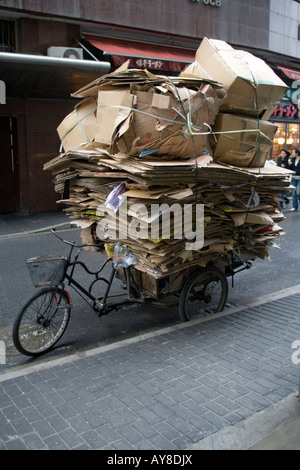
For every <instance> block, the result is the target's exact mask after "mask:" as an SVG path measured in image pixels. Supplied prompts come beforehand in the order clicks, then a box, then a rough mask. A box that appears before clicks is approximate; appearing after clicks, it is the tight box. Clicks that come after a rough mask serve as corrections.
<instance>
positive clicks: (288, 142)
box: [273, 122, 300, 160]
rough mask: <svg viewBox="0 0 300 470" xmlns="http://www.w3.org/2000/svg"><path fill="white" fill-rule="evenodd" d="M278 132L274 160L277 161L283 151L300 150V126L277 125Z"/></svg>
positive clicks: (297, 124)
mask: <svg viewBox="0 0 300 470" xmlns="http://www.w3.org/2000/svg"><path fill="white" fill-rule="evenodd" d="M276 125H277V126H278V131H277V133H276V136H275V139H274V142H273V158H274V159H275V160H277V158H278V156H279V155H280V152H281V150H282V149H287V150H289V152H292V150H293V148H300V124H299V123H293V122H292V123H281V122H280V123H276Z"/></svg>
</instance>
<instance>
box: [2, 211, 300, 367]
mask: <svg viewBox="0 0 300 470" xmlns="http://www.w3.org/2000/svg"><path fill="white" fill-rule="evenodd" d="M281 226H282V227H283V229H284V231H285V232H286V234H285V235H284V236H283V237H281V238H280V239H278V241H277V244H278V246H279V249H276V248H272V249H271V250H270V259H269V260H265V261H260V260H256V261H255V263H254V264H253V267H252V268H251V269H250V270H247V271H243V272H241V273H239V274H237V275H236V276H235V278H234V287H233V288H232V286H231V280H230V279H229V296H228V302H227V305H228V306H242V305H243V304H245V303H247V302H250V301H252V300H254V299H255V298H257V297H261V296H264V295H266V294H272V293H276V292H278V291H279V290H282V289H285V288H288V287H292V286H295V285H298V284H300V280H299V266H300V263H299V261H300V235H299V234H300V213H290V212H288V211H287V212H286V220H285V221H284V222H282V223H281ZM60 234H61V235H63V236H64V238H66V239H68V240H70V241H77V242H79V241H80V239H79V233H78V230H67V231H64V232H60ZM67 250H68V248H67V247H66V245H64V244H62V243H60V242H59V240H57V239H56V238H55V237H54V236H53V235H52V234H51V233H43V234H34V235H29V236H21V237H12V238H11V239H8V238H3V239H0V255H1V265H0V285H1V296H0V340H2V341H5V343H6V345H7V367H8V368H9V367H12V366H16V365H23V364H30V363H32V359H31V358H28V357H25V356H21V355H20V354H18V353H17V351H16V350H15V348H14V347H13V345H12V341H11V329H12V324H13V322H14V319H15V317H16V315H17V312H18V311H19V310H20V308H21V307H22V305H23V303H25V301H26V300H27V299H28V298H29V297H30V296H31V295H33V294H34V293H35V291H36V289H35V288H34V286H33V285H32V283H31V280H30V277H29V274H28V271H27V267H26V260H27V259H28V258H30V257H34V256H39V255H45V254H58V253H59V254H66V253H67ZM82 256H83V257H82V259H83V260H85V261H86V262H87V264H88V265H89V266H90V267H91V269H94V268H95V269H96V268H97V266H98V265H99V264H100V263H101V262H103V259H104V258H103V255H101V254H98V253H96V254H95V253H90V252H84V253H83V254H82ZM78 278H79V279H80V280H81V282H82V283H84V284H86V283H87V275H86V274H85V273H84V271H83V270H81V271H78ZM114 292H116V293H119V292H121V289H120V285H119V282H118V281H117V284H116V285H115V286H114ZM70 293H71V294H72V303H73V305H74V308H73V309H72V315H71V320H70V323H69V326H68V329H67V331H66V333H65V335H64V337H63V339H62V340H61V341H60V343H59V345H58V346H57V347H56V348H55V350H53V351H51V352H50V353H48V354H46V355H44V356H43V358H42V359H39V360H47V359H49V358H53V357H54V356H57V355H62V354H64V355H65V354H69V353H73V352H74V351H75V350H76V351H77V350H79V349H84V348H87V347H92V346H96V345H100V344H105V343H110V342H113V341H119V340H122V339H125V338H128V337H131V336H135V335H137V334H140V333H144V332H147V331H150V330H152V329H156V328H161V327H164V326H169V325H171V324H174V323H179V322H180V318H179V314H178V310H177V308H168V309H165V308H159V307H153V306H144V305H143V306H137V307H136V306H135V307H126V308H122V309H120V310H119V311H117V312H113V313H110V314H109V315H108V316H105V317H101V318H100V319H99V318H98V317H97V315H96V314H95V313H94V312H93V310H92V309H91V308H90V307H89V306H88V305H87V304H86V303H85V302H84V300H83V299H81V297H79V296H78V294H76V293H73V291H72V290H71V291H70Z"/></svg>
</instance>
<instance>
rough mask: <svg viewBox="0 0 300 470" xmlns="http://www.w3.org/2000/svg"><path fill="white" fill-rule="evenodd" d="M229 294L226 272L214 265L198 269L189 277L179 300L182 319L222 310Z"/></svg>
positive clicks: (186, 319)
mask: <svg viewBox="0 0 300 470" xmlns="http://www.w3.org/2000/svg"><path fill="white" fill-rule="evenodd" d="M227 296H228V283H227V279H226V276H225V274H223V272H222V271H221V270H220V269H219V268H216V267H214V266H208V267H207V268H204V269H201V270H197V271H195V272H193V273H192V274H191V276H190V277H189V278H188V279H187V281H186V283H185V285H184V287H183V289H182V292H181V295H180V300H179V314H180V318H181V321H183V322H185V321H190V320H192V319H195V318H199V317H203V316H206V315H211V314H214V313H218V312H221V311H222V310H223V308H224V306H225V302H226V300H227Z"/></svg>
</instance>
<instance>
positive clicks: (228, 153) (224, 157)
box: [213, 113, 277, 167]
mask: <svg viewBox="0 0 300 470" xmlns="http://www.w3.org/2000/svg"><path fill="white" fill-rule="evenodd" d="M276 131H277V126H275V125H274V124H272V123H271V122H268V121H257V120H256V119H252V118H249V117H246V116H239V115H235V114H225V113H224V114H223V113H220V114H219V115H218V118H217V120H216V122H215V125H214V127H213V133H214V138H215V141H214V147H213V157H214V160H215V161H219V162H222V163H227V164H229V165H234V166H238V167H249V166H252V167H259V166H260V167H263V166H264V165H265V162H266V159H267V155H268V152H269V150H270V148H271V145H272V142H273V139H274V137H275V134H276Z"/></svg>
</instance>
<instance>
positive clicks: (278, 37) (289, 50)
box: [269, 0, 300, 58]
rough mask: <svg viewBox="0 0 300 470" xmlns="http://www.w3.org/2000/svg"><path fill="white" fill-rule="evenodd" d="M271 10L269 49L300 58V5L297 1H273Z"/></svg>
mask: <svg viewBox="0 0 300 470" xmlns="http://www.w3.org/2000/svg"><path fill="white" fill-rule="evenodd" d="M270 9H271V13H270V36H269V49H270V50H271V51H274V52H278V53H280V54H285V55H289V56H294V57H298V58H300V41H299V40H298V26H299V24H300V3H298V2H296V1H295V0H284V1H282V0H271V3H270Z"/></svg>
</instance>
